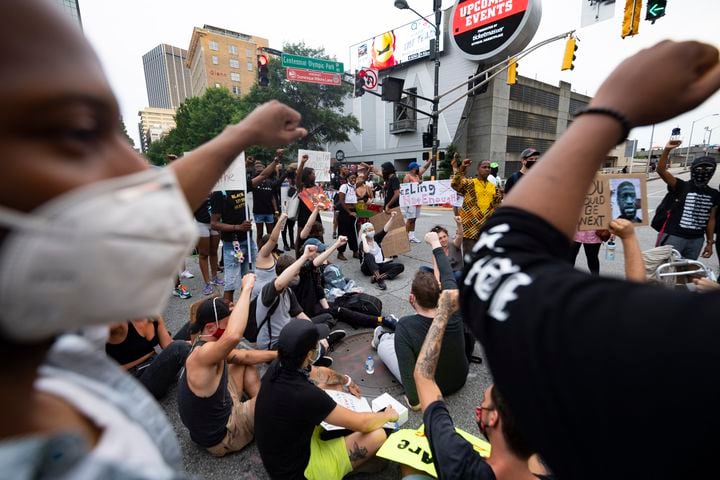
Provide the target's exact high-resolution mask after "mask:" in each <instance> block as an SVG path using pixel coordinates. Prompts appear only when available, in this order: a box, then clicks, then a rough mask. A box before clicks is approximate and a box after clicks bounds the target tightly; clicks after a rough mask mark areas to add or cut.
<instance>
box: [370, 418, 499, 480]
mask: <svg viewBox="0 0 720 480" xmlns="http://www.w3.org/2000/svg"><path fill="white" fill-rule="evenodd" d="M455 431H456V432H457V433H458V434H459V435H461V436H462V437H463V438H464V439H465V440H467V441H468V442H469V443H470V444H472V446H473V449H474V450H475V451H476V452H477V453H478V455H480V456H482V457H485V458H487V457H489V456H490V444H489V443H488V442H486V441H484V440H481V439H479V438H477V437H475V436H473V435H470V434H469V433H467V432H465V431H463V430H461V429H459V428H456V429H455ZM376 455H377V456H378V457H381V458H385V459H387V460H392V461H393V462H398V463H402V464H404V465H408V466H410V467H412V468H414V469H416V470H420V471H422V472H425V473H427V474H428V475H432V476H433V477H435V478H437V472H436V471H435V465H433V459H432V452H431V451H430V443H429V442H428V439H427V437H426V436H425V429H424V426H420V428H418V429H417V430H410V429H407V428H404V429H402V430H398V431H397V432H395V433H393V434H392V435H390V436H389V437H388V439H387V440H385V443H384V444H383V446H382V447H380V450H378V452H377V454H376Z"/></svg>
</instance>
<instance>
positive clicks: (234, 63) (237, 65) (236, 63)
mask: <svg viewBox="0 0 720 480" xmlns="http://www.w3.org/2000/svg"><path fill="white" fill-rule="evenodd" d="M230 68H240V62H239V61H238V60H236V59H234V58H231V59H230Z"/></svg>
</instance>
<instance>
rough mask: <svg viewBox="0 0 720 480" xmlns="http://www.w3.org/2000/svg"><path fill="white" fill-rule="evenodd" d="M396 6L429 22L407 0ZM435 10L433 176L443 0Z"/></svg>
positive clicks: (436, 0)
mask: <svg viewBox="0 0 720 480" xmlns="http://www.w3.org/2000/svg"><path fill="white" fill-rule="evenodd" d="M395 8H398V9H400V10H410V11H412V12H413V13H414V14H415V15H417V16H418V17H420V18H421V19H423V20H424V21H426V22H427V19H426V18H425V17H423V16H422V15H420V14H419V13H418V12H417V11H416V10H414V9H413V8H412V7H410V5H408V3H407V1H406V0H395ZM433 11H434V12H435V24H434V25H433V24H432V23H430V22H428V23H429V24H430V25H432V26H433V28H435V45H434V46H433V47H432V52H431V55H432V57H431V58H434V59H435V80H434V81H435V86H434V90H433V98H432V115H431V117H430V128H431V133H432V158H433V163H432V170H431V171H430V172H431V175H432V176H433V177H436V176H437V153H438V149H439V147H440V142H439V141H438V118H439V114H438V109H439V108H438V107H439V103H440V99H439V98H438V96H439V83H438V78H439V77H440V22H441V21H442V0H433Z"/></svg>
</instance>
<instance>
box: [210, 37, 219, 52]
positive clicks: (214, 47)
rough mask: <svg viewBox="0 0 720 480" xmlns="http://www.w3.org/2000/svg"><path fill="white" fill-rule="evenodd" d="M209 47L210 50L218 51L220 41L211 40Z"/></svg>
mask: <svg viewBox="0 0 720 480" xmlns="http://www.w3.org/2000/svg"><path fill="white" fill-rule="evenodd" d="M208 48H209V49H210V50H215V51H216V52H217V51H218V49H219V48H220V47H219V46H218V43H217V42H216V41H215V40H210V42H209V43H208Z"/></svg>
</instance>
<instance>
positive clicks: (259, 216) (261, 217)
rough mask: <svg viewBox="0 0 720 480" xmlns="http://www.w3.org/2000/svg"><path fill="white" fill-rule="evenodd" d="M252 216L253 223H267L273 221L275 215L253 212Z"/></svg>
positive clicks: (270, 223)
mask: <svg viewBox="0 0 720 480" xmlns="http://www.w3.org/2000/svg"><path fill="white" fill-rule="evenodd" d="M253 217H255V223H267V224H269V225H272V224H273V223H275V215H273V214H271V213H254V214H253Z"/></svg>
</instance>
